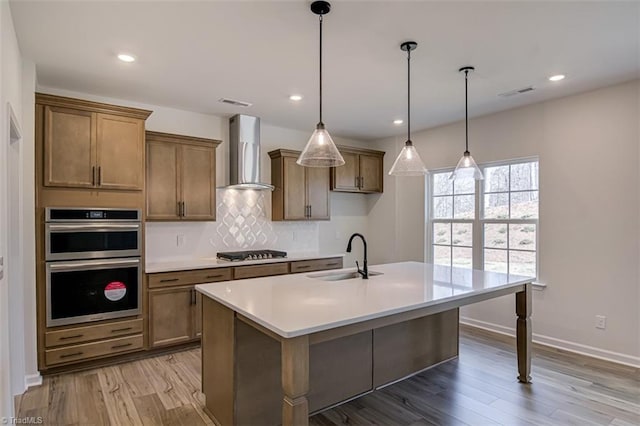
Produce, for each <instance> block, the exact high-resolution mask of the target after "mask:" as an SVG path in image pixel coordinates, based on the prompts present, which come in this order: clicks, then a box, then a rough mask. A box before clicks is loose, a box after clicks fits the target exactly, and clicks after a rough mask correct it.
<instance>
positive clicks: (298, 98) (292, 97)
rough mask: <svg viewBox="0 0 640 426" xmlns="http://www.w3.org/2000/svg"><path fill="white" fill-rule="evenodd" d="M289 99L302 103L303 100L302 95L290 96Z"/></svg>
mask: <svg viewBox="0 0 640 426" xmlns="http://www.w3.org/2000/svg"><path fill="white" fill-rule="evenodd" d="M289 99H291V100H292V101H296V102H297V101H301V100H302V95H291V96H289Z"/></svg>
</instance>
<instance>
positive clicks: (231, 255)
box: [217, 250, 287, 261]
mask: <svg viewBox="0 0 640 426" xmlns="http://www.w3.org/2000/svg"><path fill="white" fill-rule="evenodd" d="M217 257H218V259H222V260H230V261H240V260H258V259H277V258H283V257H287V252H286V251H278V250H247V251H227V252H220V253H218V255H217Z"/></svg>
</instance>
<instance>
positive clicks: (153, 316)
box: [149, 286, 196, 348]
mask: <svg viewBox="0 0 640 426" xmlns="http://www.w3.org/2000/svg"><path fill="white" fill-rule="evenodd" d="M194 299H195V288H194V287H193V286H187V287H170V288H163V289H157V290H149V346H151V347H154V348H155V347H158V346H166V345H175V344H178V343H184V342H188V341H190V340H193V339H195V338H196V333H195V321H196V320H195V312H196V309H195V307H194V306H195V304H196V303H195V300H194Z"/></svg>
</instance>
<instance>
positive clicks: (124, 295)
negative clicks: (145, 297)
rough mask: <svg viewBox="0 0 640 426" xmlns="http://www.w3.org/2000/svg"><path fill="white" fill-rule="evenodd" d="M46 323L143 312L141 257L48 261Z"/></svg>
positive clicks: (78, 320)
mask: <svg viewBox="0 0 640 426" xmlns="http://www.w3.org/2000/svg"><path fill="white" fill-rule="evenodd" d="M46 276H47V327H54V326H58V325H67V324H77V323H83V322H90V321H100V320H104V319H110V318H119V317H124V316H129V315H137V314H140V312H141V306H142V304H141V299H142V268H141V264H140V258H123V259H105V260H93V261H87V260H80V261H73V262H47V267H46Z"/></svg>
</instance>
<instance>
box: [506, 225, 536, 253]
mask: <svg viewBox="0 0 640 426" xmlns="http://www.w3.org/2000/svg"><path fill="white" fill-rule="evenodd" d="M509 248H510V249H516V250H535V249H536V225H534V224H522V225H509Z"/></svg>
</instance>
